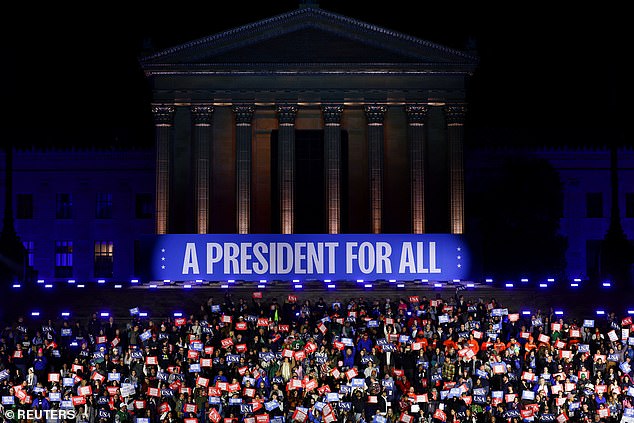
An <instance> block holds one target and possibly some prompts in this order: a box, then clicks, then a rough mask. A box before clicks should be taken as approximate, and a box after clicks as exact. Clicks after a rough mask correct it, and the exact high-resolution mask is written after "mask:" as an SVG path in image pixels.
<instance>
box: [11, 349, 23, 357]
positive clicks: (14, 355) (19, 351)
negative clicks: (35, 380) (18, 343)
mask: <svg viewBox="0 0 634 423" xmlns="http://www.w3.org/2000/svg"><path fill="white" fill-rule="evenodd" d="M22 356H23V355H22V350H16V351H15V352H14V353H13V358H22Z"/></svg>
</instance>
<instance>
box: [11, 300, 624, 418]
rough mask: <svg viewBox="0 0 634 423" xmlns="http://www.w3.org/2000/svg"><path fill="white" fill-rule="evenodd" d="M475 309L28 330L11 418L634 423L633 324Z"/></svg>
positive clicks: (393, 305)
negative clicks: (67, 413) (28, 412)
mask: <svg viewBox="0 0 634 423" xmlns="http://www.w3.org/2000/svg"><path fill="white" fill-rule="evenodd" d="M460 294H461V293H460V292H458V291H457V292H456V294H455V295H452V296H451V298H444V299H443V298H441V297H440V296H436V297H435V298H426V297H424V296H420V297H419V296H410V297H408V298H403V299H398V300H394V299H392V300H391V299H382V300H364V299H348V300H346V301H337V302H334V303H326V302H325V301H324V300H323V299H319V300H318V301H314V300H313V301H311V299H308V298H297V297H296V296H295V295H288V297H287V298H284V299H283V300H279V302H278V300H277V299H276V298H271V299H267V300H264V299H263V298H262V294H261V293H258V292H255V293H253V297H252V298H249V299H245V298H240V299H234V298H233V297H232V296H231V295H229V294H227V295H226V296H225V297H224V298H222V297H221V298H211V299H209V300H208V301H207V302H206V303H205V304H202V305H201V306H200V308H199V309H197V310H195V311H194V312H192V313H191V314H189V315H188V316H187V317H181V318H165V319H153V318H147V317H141V316H140V314H139V310H138V309H133V310H130V314H131V315H130V316H121V317H118V318H117V319H115V318H114V317H112V316H110V317H109V318H101V317H100V316H97V314H94V315H93V316H92V318H90V319H89V320H88V321H87V322H85V321H84V322H81V321H73V320H70V319H65V320H60V321H57V320H56V321H53V320H48V321H35V320H33V319H28V320H27V319H25V318H18V319H17V321H15V322H12V323H11V324H9V325H7V326H6V327H4V329H3V331H2V334H1V337H0V394H1V396H2V405H1V409H0V411H1V414H0V417H1V416H4V418H5V419H7V420H11V419H8V418H7V416H8V414H7V412H8V411H9V410H11V411H12V414H11V415H12V416H17V414H16V411H17V410H20V409H34V410H75V413H74V416H75V417H74V419H75V421H76V422H90V423H93V422H112V421H114V422H117V423H127V422H132V421H135V422H136V423H155V422H169V423H172V422H183V423H197V422H200V423H286V422H289V423H290V422H300V423H304V422H306V423H308V422H310V423H315V422H323V423H333V422H353V423H359V422H367V423H370V422H372V423H394V422H403V423H419V422H431V421H434V422H500V421H504V422H506V421H508V422H519V421H535V422H550V421H553V422H565V421H574V422H597V421H599V422H617V421H630V419H631V421H634V418H633V417H632V416H634V410H633V407H634V405H633V403H634V398H633V396H634V380H633V379H632V368H631V366H632V364H631V363H632V360H633V359H634V348H633V345H632V344H634V334H632V335H633V336H630V330H629V329H630V328H631V326H632V319H631V317H629V316H625V317H618V316H617V315H616V314H614V313H608V314H606V315H605V316H601V319H593V320H575V319H565V318H562V317H560V316H557V315H554V314H551V313H548V312H541V311H536V312H534V313H532V315H530V316H529V315H524V314H520V313H518V312H517V311H514V310H509V309H507V308H503V307H502V305H500V304H498V303H497V302H496V301H495V300H494V299H492V300H490V301H484V300H482V299H478V300H466V299H465V298H464V297H463V296H462V295H460ZM43 415H45V414H43ZM43 418H44V417H42V419H43ZM14 420H15V417H14Z"/></svg>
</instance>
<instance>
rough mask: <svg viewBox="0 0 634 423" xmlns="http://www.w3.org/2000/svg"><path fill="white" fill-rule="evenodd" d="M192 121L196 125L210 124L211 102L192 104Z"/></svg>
mask: <svg viewBox="0 0 634 423" xmlns="http://www.w3.org/2000/svg"><path fill="white" fill-rule="evenodd" d="M191 110H192V121H193V122H194V125H197V126H209V125H211V118H212V115H213V113H214V106H212V105H211V104H197V105H195V106H192V108H191Z"/></svg>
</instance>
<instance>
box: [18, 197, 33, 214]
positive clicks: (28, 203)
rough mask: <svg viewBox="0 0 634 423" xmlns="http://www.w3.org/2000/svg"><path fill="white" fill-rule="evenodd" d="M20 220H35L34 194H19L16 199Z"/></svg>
mask: <svg viewBox="0 0 634 423" xmlns="http://www.w3.org/2000/svg"><path fill="white" fill-rule="evenodd" d="M16 202H17V210H16V217H17V218H18V219H33V194H18V195H17V197H16Z"/></svg>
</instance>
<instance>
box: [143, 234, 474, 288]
mask: <svg viewBox="0 0 634 423" xmlns="http://www.w3.org/2000/svg"><path fill="white" fill-rule="evenodd" d="M143 242H144V250H145V251H147V252H148V253H150V255H149V260H150V263H148V266H147V267H148V270H149V272H148V275H147V277H148V279H150V280H175V281H186V280H194V279H203V280H217V281H222V280H228V279H233V280H245V281H258V280H261V279H268V280H295V279H299V280H324V279H331V280H360V279H363V280H382V279H383V280H389V279H396V280H414V279H428V280H440V281H444V280H453V279H460V280H466V279H468V277H469V273H468V271H469V255H468V250H467V246H466V243H465V241H464V240H463V239H462V237H461V236H459V235H449V234H426V235H412V234H380V235H371V234H344V235H326V234H312V235H305V234H301V235H300V234H296V235H279V234H257V235H255V234H251V235H233V234H217V235H216V234H214V235H188V234H174V235H158V236H153V237H146V238H145V239H144V240H143Z"/></svg>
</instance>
